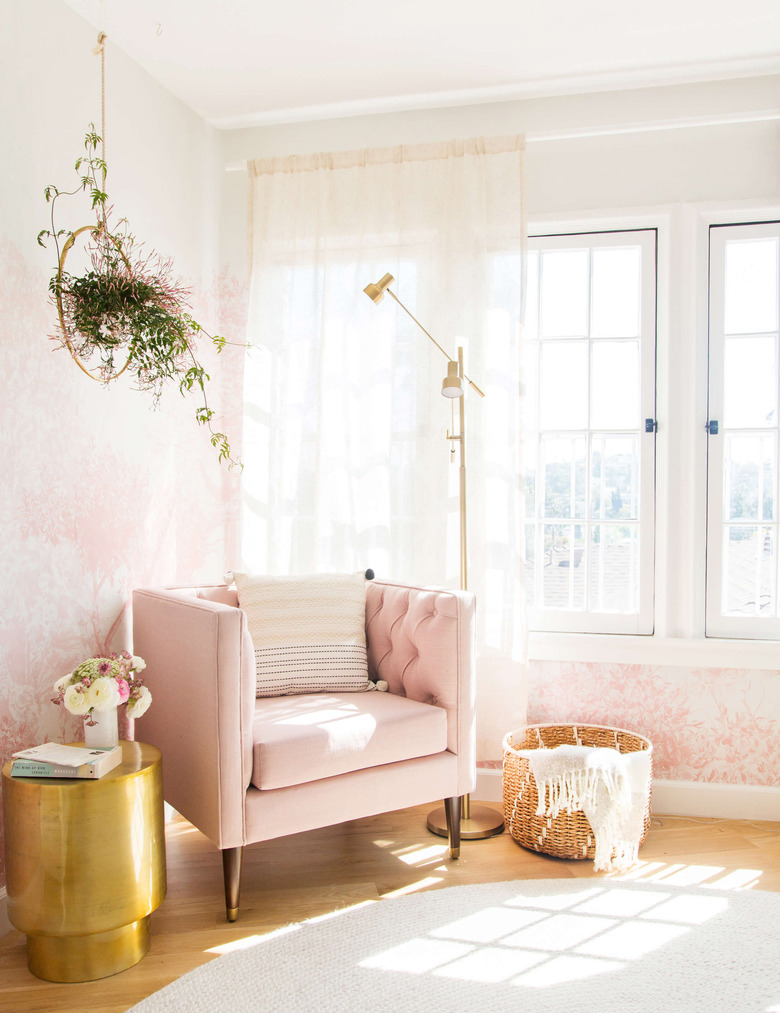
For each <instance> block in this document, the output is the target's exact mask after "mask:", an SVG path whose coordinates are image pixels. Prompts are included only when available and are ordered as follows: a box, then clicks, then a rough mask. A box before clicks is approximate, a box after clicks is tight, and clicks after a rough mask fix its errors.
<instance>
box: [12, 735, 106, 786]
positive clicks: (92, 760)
mask: <svg viewBox="0 0 780 1013" xmlns="http://www.w3.org/2000/svg"><path fill="white" fill-rule="evenodd" d="M13 760H14V762H13V764H12V766H11V775H12V777H20V776H21V777H25V776H26V777H92V778H97V777H102V776H103V774H107V773H108V772H109V770H113V769H114V767H116V766H118V765H119V764H120V763H121V762H122V747H121V746H108V747H105V748H104V747H92V748H87V747H81V746H63V745H62V744H61V743H59V742H44V743H42V744H41V745H39V746H32V747H31V748H30V749H20V750H19V751H18V752H16V753H14V754H13Z"/></svg>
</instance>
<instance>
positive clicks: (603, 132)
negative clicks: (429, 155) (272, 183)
mask: <svg viewBox="0 0 780 1013" xmlns="http://www.w3.org/2000/svg"><path fill="white" fill-rule="evenodd" d="M772 120H780V109H761V110H756V111H755V112H743V113H714V114H712V115H711V116H688V117H685V118H684V119H675V120H648V121H647V122H646V123H615V124H613V125H605V126H594V127H571V128H569V129H563V130H550V131H541V132H531V133H529V134H526V135H525V141H526V144H538V143H540V142H541V143H544V142H552V141H576V140H583V139H587V138H590V137H614V136H617V135H621V134H644V133H650V132H652V131H660V130H687V129H690V128H693V127H727V126H739V125H740V124H743V123H766V122H770V121H772ZM249 161H250V160H249V159H244V160H243V161H237V162H228V163H226V165H225V171H226V172H246V170H247V168H248V167H249Z"/></svg>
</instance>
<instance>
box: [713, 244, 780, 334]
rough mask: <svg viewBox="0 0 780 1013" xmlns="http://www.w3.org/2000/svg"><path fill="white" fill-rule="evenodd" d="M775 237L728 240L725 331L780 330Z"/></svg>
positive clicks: (728, 332)
mask: <svg viewBox="0 0 780 1013" xmlns="http://www.w3.org/2000/svg"><path fill="white" fill-rule="evenodd" d="M777 248H778V242H777V240H776V239H750V240H734V241H733V242H728V243H726V292H725V328H724V330H725V333H726V334H756V333H760V332H761V331H775V330H777V268H778V264H777Z"/></svg>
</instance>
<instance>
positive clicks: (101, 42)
mask: <svg viewBox="0 0 780 1013" xmlns="http://www.w3.org/2000/svg"><path fill="white" fill-rule="evenodd" d="M107 38H108V36H107V35H106V33H105V32H98V37H97V45H96V46H95V48H94V49H93V50H92V52H93V54H94V55H95V56H97V55H98V54H99V55H100V148H101V153H102V156H103V161H104V162H105V161H106V39H107ZM105 190H106V170H105V169H103V192H104V193H105Z"/></svg>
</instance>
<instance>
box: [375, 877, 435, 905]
mask: <svg viewBox="0 0 780 1013" xmlns="http://www.w3.org/2000/svg"><path fill="white" fill-rule="evenodd" d="M441 881H442V877H441V876H426V878H425V879H420V880H418V881H417V882H416V883H409V884H407V885H406V886H402V887H399V889H397V890H391V891H390V892H389V893H383V894H382V900H389V899H390V898H392V897H403V896H404V895H405V894H408V893H417V892H418V891H419V890H427V889H428V887H429V886H436V884H437V883H441Z"/></svg>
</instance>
